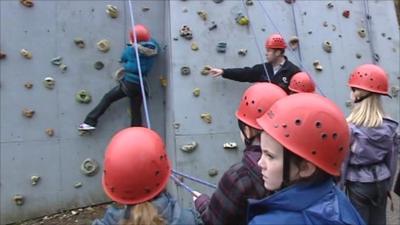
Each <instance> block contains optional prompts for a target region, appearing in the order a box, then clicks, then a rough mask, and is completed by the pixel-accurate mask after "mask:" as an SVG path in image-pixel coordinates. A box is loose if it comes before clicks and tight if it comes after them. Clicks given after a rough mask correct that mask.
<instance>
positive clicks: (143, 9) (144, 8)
mask: <svg viewBox="0 0 400 225" xmlns="http://www.w3.org/2000/svg"><path fill="white" fill-rule="evenodd" d="M149 10H150V8H149V7H143V8H142V12H147V11H149Z"/></svg>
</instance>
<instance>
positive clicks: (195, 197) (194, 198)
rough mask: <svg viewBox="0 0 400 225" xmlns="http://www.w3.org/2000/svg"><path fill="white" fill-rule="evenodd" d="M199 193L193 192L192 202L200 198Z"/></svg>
mask: <svg viewBox="0 0 400 225" xmlns="http://www.w3.org/2000/svg"><path fill="white" fill-rule="evenodd" d="M200 195H201V193H200V192H197V191H193V201H196V199H197V198H198V197H200Z"/></svg>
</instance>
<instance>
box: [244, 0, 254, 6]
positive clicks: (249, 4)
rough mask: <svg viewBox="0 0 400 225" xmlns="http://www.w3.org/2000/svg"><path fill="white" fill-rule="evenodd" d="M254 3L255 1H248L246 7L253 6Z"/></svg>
mask: <svg viewBox="0 0 400 225" xmlns="http://www.w3.org/2000/svg"><path fill="white" fill-rule="evenodd" d="M253 4H254V3H253V0H246V5H247V6H251V5H253Z"/></svg>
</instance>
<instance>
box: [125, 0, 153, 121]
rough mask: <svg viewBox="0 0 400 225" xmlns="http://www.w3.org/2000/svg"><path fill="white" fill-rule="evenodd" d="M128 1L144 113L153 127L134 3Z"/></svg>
mask: <svg viewBox="0 0 400 225" xmlns="http://www.w3.org/2000/svg"><path fill="white" fill-rule="evenodd" d="M128 3H129V13H130V16H131V25H132V31H133V36H134V48H135V54H136V62H137V66H138V72H139V80H140V89H141V92H142V99H143V107H144V113H145V116H146V124H147V128H149V129H151V124H150V116H149V110H148V107H147V99H146V90H145V88H144V82H143V74H142V68H141V66H140V59H139V50H138V45H137V36H136V31H135V19H134V17H133V5H132V2H131V0H128Z"/></svg>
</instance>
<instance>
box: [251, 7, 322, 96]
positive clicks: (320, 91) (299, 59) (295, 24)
mask: <svg viewBox="0 0 400 225" xmlns="http://www.w3.org/2000/svg"><path fill="white" fill-rule="evenodd" d="M257 3H258V4H259V5H260V7H261V9H262V10H263V12H264V15H265V16H266V17H267V19H268V20H269V21H270V23H271V24H272V26H273V27H274V29H275V30H276V31H277V32H278V33H279V34H281V32H280V30H279V28H278V26H277V25H276V24H275V23H274V21H273V20H272V18H271V16H270V15H269V13H268V11H267V9H266V8H265V7H264V5H263V4H262V3H261V2H260V1H259V0H258V1H257ZM294 4H295V3H292V14H293V19H294V26H295V32H296V35H297V36H298V28H297V23H296V17H295V13H294ZM250 25H251V24H250ZM292 51H294V50H292ZM298 52H299V54H294V55H295V57H296V59H297V61H298V63H299V64H300V67H301V68H302V69H303V71H304V72H306V73H307V74H308V75H309V77H310V79H311V80H312V81H313V82H314V83H315V86H316V87H317V89H318V91H319V93H320V94H321V95H322V96H326V95H325V94H324V92H323V91H322V89H321V88H320V87H319V85H318V84H317V83H316V82H315V80H314V79H313V77H312V76H311V73H310V72H309V71H308V70H307V68H306V67H305V66H304V64H303V59H302V56H301V51H300V46H299V47H298Z"/></svg>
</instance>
